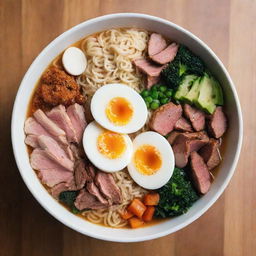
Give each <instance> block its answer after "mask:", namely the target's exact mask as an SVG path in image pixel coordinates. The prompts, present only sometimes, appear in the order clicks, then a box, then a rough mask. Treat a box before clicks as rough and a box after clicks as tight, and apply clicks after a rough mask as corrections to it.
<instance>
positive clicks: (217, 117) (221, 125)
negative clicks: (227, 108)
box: [208, 107, 228, 139]
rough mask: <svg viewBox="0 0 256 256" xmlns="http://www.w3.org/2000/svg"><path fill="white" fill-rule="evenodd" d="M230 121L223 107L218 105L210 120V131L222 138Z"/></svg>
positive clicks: (214, 135)
mask: <svg viewBox="0 0 256 256" xmlns="http://www.w3.org/2000/svg"><path fill="white" fill-rule="evenodd" d="M227 127H228V121H227V117H226V115H225V114H224V112H223V109H222V107H217V108H216V110H215V111H214V113H213V114H212V115H210V116H209V120H208V131H209V133H210V134H211V135H212V136H213V137H214V138H216V139H218V138H220V137H221V136H222V135H223V134H224V133H225V132H226V130H227Z"/></svg>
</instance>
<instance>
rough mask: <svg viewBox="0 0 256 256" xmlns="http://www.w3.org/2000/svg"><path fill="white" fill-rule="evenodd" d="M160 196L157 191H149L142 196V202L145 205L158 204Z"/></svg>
mask: <svg viewBox="0 0 256 256" xmlns="http://www.w3.org/2000/svg"><path fill="white" fill-rule="evenodd" d="M159 199H160V196H159V194H158V193H149V194H146V195H145V196H144V200H143V203H144V204H145V205H151V206H152V205H153V206H154V205H158V203H159Z"/></svg>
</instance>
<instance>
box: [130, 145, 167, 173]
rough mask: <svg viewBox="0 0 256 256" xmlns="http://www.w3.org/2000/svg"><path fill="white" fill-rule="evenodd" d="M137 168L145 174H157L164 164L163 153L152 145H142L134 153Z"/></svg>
mask: <svg viewBox="0 0 256 256" xmlns="http://www.w3.org/2000/svg"><path fill="white" fill-rule="evenodd" d="M133 161H134V163H135V166H136V169H137V170H138V171H139V172H140V173H142V174H144V175H153V174H155V173H156V172H157V171H158V170H159V169H160V168H161V166H162V159H161V154H160V152H159V151H158V150H157V148H156V147H154V146H152V145H142V146H140V147H139V148H138V149H137V150H136V152H135V153H134V159H133Z"/></svg>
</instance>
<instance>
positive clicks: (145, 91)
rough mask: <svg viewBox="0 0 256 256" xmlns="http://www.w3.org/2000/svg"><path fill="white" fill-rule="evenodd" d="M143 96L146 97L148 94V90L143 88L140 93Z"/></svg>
mask: <svg viewBox="0 0 256 256" xmlns="http://www.w3.org/2000/svg"><path fill="white" fill-rule="evenodd" d="M140 95H141V96H142V97H143V98H145V97H147V96H148V95H149V91H148V90H143V91H142V92H141V94H140Z"/></svg>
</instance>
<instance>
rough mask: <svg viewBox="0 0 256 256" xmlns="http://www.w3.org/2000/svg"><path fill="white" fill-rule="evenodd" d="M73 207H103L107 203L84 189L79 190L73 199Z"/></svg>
mask: <svg viewBox="0 0 256 256" xmlns="http://www.w3.org/2000/svg"><path fill="white" fill-rule="evenodd" d="M74 204H75V207H76V208H77V209H78V210H85V209H93V210H96V209H105V208H107V207H108V205H106V204H103V203H101V202H100V201H99V200H98V199H97V198H96V197H95V196H93V195H92V194H90V193H89V192H88V191H86V190H85V189H82V190H80V192H79V194H78V196H77V198H76V200H75V203H74Z"/></svg>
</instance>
